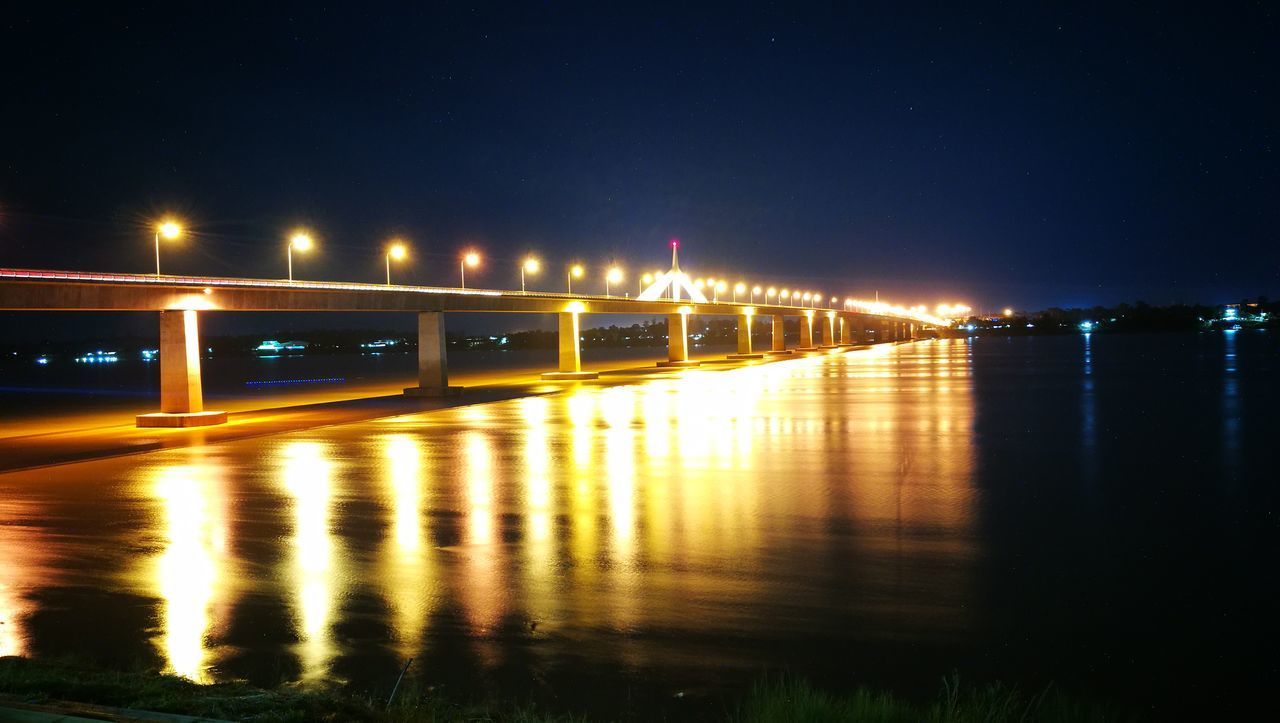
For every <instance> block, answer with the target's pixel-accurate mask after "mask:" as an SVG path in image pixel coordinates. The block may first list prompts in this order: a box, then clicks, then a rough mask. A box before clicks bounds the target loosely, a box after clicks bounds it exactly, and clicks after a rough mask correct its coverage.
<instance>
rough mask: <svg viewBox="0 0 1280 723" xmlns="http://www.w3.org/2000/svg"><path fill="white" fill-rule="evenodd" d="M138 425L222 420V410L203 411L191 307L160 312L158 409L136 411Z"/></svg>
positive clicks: (196, 324)
mask: <svg viewBox="0 0 1280 723" xmlns="http://www.w3.org/2000/svg"><path fill="white" fill-rule="evenodd" d="M136 421H137V425H138V426H139V427H204V426H208V425H211V424H225V423H226V421H227V413H226V412H206V411H204V394H203V391H202V389H201V384H200V329H199V319H198V317H197V312H196V311H195V310H193V309H186V310H175V311H162V312H160V412H159V413H157V414H139V415H138V416H137V420H136Z"/></svg>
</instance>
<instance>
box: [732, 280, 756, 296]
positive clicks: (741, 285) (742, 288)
mask: <svg viewBox="0 0 1280 723" xmlns="http://www.w3.org/2000/svg"><path fill="white" fill-rule="evenodd" d="M733 290H734V291H736V292H738V293H739V294H741V293H743V292H745V291H746V290H747V285H746V284H744V283H742V282H741V281H739V282H738V283H736V284H734V285H733ZM756 291H759V289H756Z"/></svg>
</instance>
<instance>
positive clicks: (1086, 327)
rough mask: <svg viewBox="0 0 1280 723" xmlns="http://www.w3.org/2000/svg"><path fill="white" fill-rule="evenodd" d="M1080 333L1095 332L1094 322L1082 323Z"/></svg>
mask: <svg viewBox="0 0 1280 723" xmlns="http://www.w3.org/2000/svg"><path fill="white" fill-rule="evenodd" d="M1027 326H1031V325H1030V324H1028V325H1027ZM1080 331H1083V332H1086V333H1088V332H1090V331H1093V322H1092V321H1082V322H1080Z"/></svg>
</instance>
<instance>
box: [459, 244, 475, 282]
mask: <svg viewBox="0 0 1280 723" xmlns="http://www.w3.org/2000/svg"><path fill="white" fill-rule="evenodd" d="M479 265H480V254H478V253H476V252H475V251H468V252H466V253H465V254H463V255H462V259H461V260H460V261H458V277H459V278H460V279H461V280H462V288H464V289H465V288H467V267H468V266H470V267H471V268H475V267H477V266H479Z"/></svg>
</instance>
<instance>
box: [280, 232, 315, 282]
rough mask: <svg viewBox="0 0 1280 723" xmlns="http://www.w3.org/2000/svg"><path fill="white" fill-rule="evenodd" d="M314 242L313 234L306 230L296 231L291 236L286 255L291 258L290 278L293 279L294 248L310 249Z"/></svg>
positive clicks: (300, 249)
mask: <svg viewBox="0 0 1280 723" xmlns="http://www.w3.org/2000/svg"><path fill="white" fill-rule="evenodd" d="M313 245H314V242H313V241H312V240H311V234H309V233H307V232H306V231H296V232H294V234H293V235H292V236H290V237H289V246H288V250H287V251H286V252H285V255H286V256H287V257H288V258H289V280H290V281H293V250H294V249H297V250H299V251H310V250H311V247H312V246H313Z"/></svg>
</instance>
